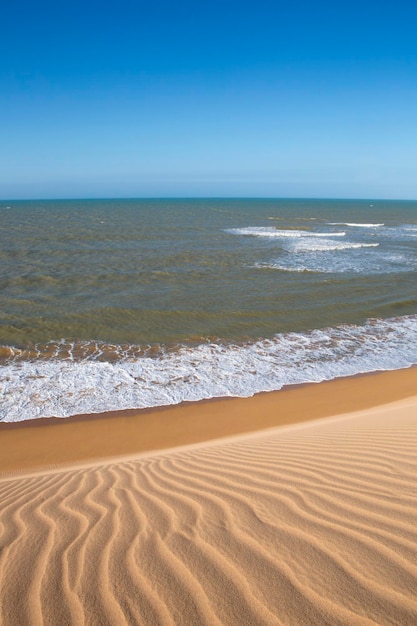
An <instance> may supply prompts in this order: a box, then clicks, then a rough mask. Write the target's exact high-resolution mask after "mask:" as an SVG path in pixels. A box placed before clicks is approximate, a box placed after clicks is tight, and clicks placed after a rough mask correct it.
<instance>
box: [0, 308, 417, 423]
mask: <svg viewBox="0 0 417 626" xmlns="http://www.w3.org/2000/svg"><path fill="white" fill-rule="evenodd" d="M98 347H99V348H100V346H98ZM96 348H97V344H94V349H96ZM119 348H120V355H121V358H119V359H117V360H114V357H115V356H117V353H118V347H117V346H111V352H112V356H111V359H112V360H109V361H105V360H104V361H103V360H95V359H94V350H93V352H92V354H90V356H89V358H88V359H87V360H81V361H74V360H73V355H71V354H70V355H68V358H65V359H56V358H55V359H49V360H42V359H36V360H34V361H24V360H21V359H19V360H18V361H17V362H13V360H12V362H10V363H8V364H6V365H4V366H3V367H2V368H1V370H0V384H1V386H2V389H3V392H2V407H1V409H0V411H1V412H0V419H1V420H2V421H7V422H14V421H20V420H24V419H34V418H38V417H50V416H56V417H67V416H69V415H75V414H82V413H98V412H102V411H110V410H118V409H127V408H145V407H154V406H163V405H169V404H177V403H180V402H183V401H195V400H202V399H206V398H214V397H222V396H240V397H247V396H251V395H253V394H255V393H258V392H261V391H272V390H277V389H281V388H282V387H283V386H284V385H292V384H300V383H307V382H320V381H322V380H330V379H333V378H337V377H340V376H350V375H354V374H358V373H361V372H371V371H375V370H393V369H399V368H404V367H408V366H410V365H412V364H416V363H417V315H411V316H404V317H398V318H391V319H385V320H383V319H372V320H369V321H368V322H366V323H365V324H363V325H361V326H358V325H341V326H336V327H334V328H324V329H317V330H311V331H309V332H305V333H297V332H291V333H282V334H277V335H275V336H274V337H272V338H271V339H260V340H259V341H255V342H247V343H243V344H236V343H230V344H227V343H213V342H211V343H202V344H200V345H197V346H194V347H192V346H186V345H181V346H178V347H177V348H176V349H170V350H165V349H164V348H163V347H162V346H159V348H158V349H157V350H156V351H149V352H148V353H146V352H145V351H144V350H142V349H141V348H140V347H137V350H135V349H133V350H131V351H130V356H129V357H128V358H123V356H122V355H123V352H124V351H125V350H126V347H125V346H119ZM103 351H105V346H101V349H99V350H98V353H100V354H102V353H103ZM135 352H136V353H137V355H138V356H136V357H135V356H134V353H135Z"/></svg>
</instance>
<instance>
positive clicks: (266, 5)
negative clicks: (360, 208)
mask: <svg viewBox="0 0 417 626" xmlns="http://www.w3.org/2000/svg"><path fill="white" fill-rule="evenodd" d="M416 23H417V3H415V2H411V1H409V2H404V1H402V0H400V1H398V2H384V0H382V1H380V2H374V1H372V0H370V1H365V0H362V1H361V2H357V1H356V0H352V1H351V2H344V1H341V2H335V1H334V0H333V1H332V2H323V1H321V0H317V1H315V2H297V1H296V0H293V1H292V2H288V0H287V1H286V2H281V1H280V0H276V1H275V2H272V1H271V2H267V1H265V0H258V1H257V2H247V3H244V2H234V1H232V2H227V0H224V1H223V2H219V1H218V0H212V1H211V2H210V3H209V2H204V3H200V2H196V1H193V2H189V1H188V0H187V1H182V0H178V1H177V2H160V1H158V0H154V1H153V2H149V1H147V2H144V1H142V0H137V1H133V0H119V1H118V2H112V3H106V2H97V1H96V0H91V1H89V2H88V1H84V2H79V1H78V0H77V1H74V2H68V1H66V2H65V1H64V2H61V3H59V2H56V0H55V1H54V2H53V3H52V2H42V0H39V1H37V2H32V1H30V0H29V1H27V0H22V2H20V3H3V5H2V7H1V11H0V24H1V25H0V198H3V199H16V198H22V199H23V198H87V197H178V196H180V197H196V196H203V197H204V196H205V197H208V196H217V197H220V196H221V197H230V196H234V197H239V196H255V197H339V198H342V197H343V198H404V199H416V198H417V38H416V26H415V25H416Z"/></svg>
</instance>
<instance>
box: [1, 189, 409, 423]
mask: <svg viewBox="0 0 417 626" xmlns="http://www.w3.org/2000/svg"><path fill="white" fill-rule="evenodd" d="M416 270H417V202H411V201H410V202H407V201H382V200H374V201H372V200H355V201H353V200H327V199H326V200H297V199H279V200H275V199H172V200H169V199H164V200H65V201H64V200H59V201H55V200H48V201H1V202H0V398H1V406H0V420H1V421H6V422H14V421H20V420H24V419H35V418H39V417H50V416H56V417H67V416H70V415H75V414H81V413H94V412H102V411H109V410H119V409H125V408H144V407H153V406H162V405H169V404H176V403H179V402H182V401H187V400H188V401H192V400H201V399H206V398H213V397H221V396H241V397H244V396H250V395H253V394H255V393H257V392H261V391H270V390H277V389H280V388H282V387H283V386H284V385H291V384H300V383H307V382H319V381H322V380H330V379H333V378H336V377H340V376H349V375H354V374H359V373H364V372H370V371H376V370H390V369H398V368H404V367H408V366H410V365H412V364H416V363H417V295H416V294H417V290H416V287H417V281H416Z"/></svg>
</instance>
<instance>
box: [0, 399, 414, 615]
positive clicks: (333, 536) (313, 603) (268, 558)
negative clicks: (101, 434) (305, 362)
mask: <svg viewBox="0 0 417 626" xmlns="http://www.w3.org/2000/svg"><path fill="white" fill-rule="evenodd" d="M416 449H417V398H414V399H409V400H403V401H400V402H396V403H393V404H391V405H386V406H385V407H380V408H376V409H370V410H366V411H362V412H360V413H356V414H352V415H350V416H342V417H340V418H336V419H326V420H320V421H318V422H310V423H307V424H302V425H297V426H290V427H284V428H275V429H270V430H267V431H263V432H260V433H258V434H256V435H250V436H248V435H246V436H242V437H235V438H234V439H230V440H224V441H221V442H215V443H211V444H200V445H198V446H194V447H188V448H184V449H179V450H174V451H173V450H171V451H166V452H161V453H158V454H148V455H147V456H141V457H135V458H134V457H129V458H124V459H122V458H120V459H119V460H117V462H113V461H111V462H107V463H101V464H96V465H90V466H79V467H73V468H71V469H64V470H63V469H61V470H54V471H45V472H43V473H36V474H31V475H30V474H28V475H26V476H21V477H16V476H15V477H6V478H3V479H2V480H1V481H0V502H1V517H0V547H1V552H0V603H1V614H0V622H1V624H3V625H4V626H9V625H10V626H12V625H16V626H17V625H18V626H24V625H26V624H36V625H38V624H45V625H63V626H65V625H69V624H75V625H77V626H78V625H80V626H81V625H83V624H86V625H94V626H95V625H99V624H100V625H101V624H112V625H115V626H123V625H127V624H129V625H130V624H144V625H146V626H152V625H157V624H158V625H159V624H161V625H162V624H164V625H165V624H176V625H177V624H181V625H186V626H189V625H190V626H194V625H196V626H198V625H207V626H215V625H218V624H224V625H233V624H236V625H239V626H244V625H247V626H255V625H261V624H265V625H266V624H271V625H272V624H274V625H275V624H292V625H294V624H306V625H320V626H323V625H327V624H328V625H329V626H337V625H342V624H343V625H356V624H363V625H371V624H378V625H380V624H387V625H388V624H389V625H390V626H392V625H401V626H406V625H410V626H415V624H417V593H416V591H417V454H416Z"/></svg>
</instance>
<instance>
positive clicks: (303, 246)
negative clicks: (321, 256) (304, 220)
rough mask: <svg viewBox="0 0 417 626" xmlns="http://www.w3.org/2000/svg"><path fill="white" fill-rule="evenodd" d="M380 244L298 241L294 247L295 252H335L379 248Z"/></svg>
mask: <svg viewBox="0 0 417 626" xmlns="http://www.w3.org/2000/svg"><path fill="white" fill-rule="evenodd" d="M378 246H379V243H353V242H348V241H346V242H336V241H331V240H328V241H314V242H310V241H307V240H306V241H304V240H303V241H297V242H296V243H295V244H294V245H293V250H294V251H295V252H307V251H308V252H330V251H333V250H354V249H356V248H377V247H378Z"/></svg>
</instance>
